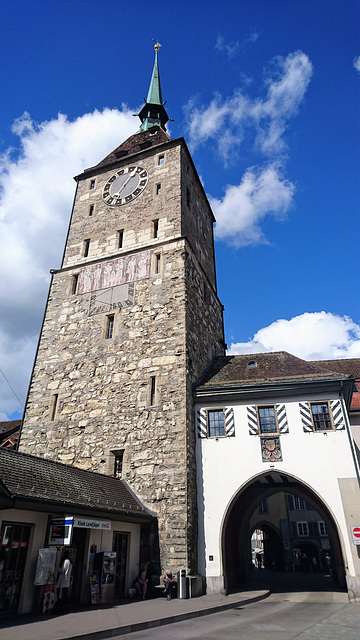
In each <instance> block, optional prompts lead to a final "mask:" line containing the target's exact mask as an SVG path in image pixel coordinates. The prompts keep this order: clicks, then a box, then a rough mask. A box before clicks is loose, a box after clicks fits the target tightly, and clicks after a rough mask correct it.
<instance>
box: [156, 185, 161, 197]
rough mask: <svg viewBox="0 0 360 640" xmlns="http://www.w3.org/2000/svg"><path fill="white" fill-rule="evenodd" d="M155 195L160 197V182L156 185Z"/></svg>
mask: <svg viewBox="0 0 360 640" xmlns="http://www.w3.org/2000/svg"><path fill="white" fill-rule="evenodd" d="M156 195H157V196H160V195H161V183H160V182H159V183H158V184H157V185H156Z"/></svg>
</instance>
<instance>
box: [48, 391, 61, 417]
mask: <svg viewBox="0 0 360 640" xmlns="http://www.w3.org/2000/svg"><path fill="white" fill-rule="evenodd" d="M58 400H59V394H58V393H54V395H53V397H52V401H51V414H50V420H51V421H53V420H55V416H56V410H57V406H58Z"/></svg>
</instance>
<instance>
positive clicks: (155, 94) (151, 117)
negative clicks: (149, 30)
mask: <svg viewBox="0 0 360 640" xmlns="http://www.w3.org/2000/svg"><path fill="white" fill-rule="evenodd" d="M153 41H154V42H155V44H154V51H155V61H154V68H153V72H152V76H151V80H150V86H149V91H148V94H147V98H146V100H145V105H144V106H143V108H142V109H141V111H140V113H139V114H138V115H139V118H140V120H141V126H140V130H139V131H147V130H148V129H151V128H152V127H154V126H158V127H161V128H162V129H164V130H165V131H166V126H165V125H166V123H167V121H168V120H169V116H168V115H167V113H166V111H165V108H164V104H165V102H163V99H162V93H161V85H160V74H159V67H158V51H159V49H160V47H162V44H160V42H159V41H158V40H157V39H156V38H153Z"/></svg>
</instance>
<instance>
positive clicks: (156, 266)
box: [154, 253, 161, 274]
mask: <svg viewBox="0 0 360 640" xmlns="http://www.w3.org/2000/svg"><path fill="white" fill-rule="evenodd" d="M160 271H161V253H154V273H155V274H156V273H160Z"/></svg>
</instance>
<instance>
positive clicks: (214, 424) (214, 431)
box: [207, 409, 225, 438]
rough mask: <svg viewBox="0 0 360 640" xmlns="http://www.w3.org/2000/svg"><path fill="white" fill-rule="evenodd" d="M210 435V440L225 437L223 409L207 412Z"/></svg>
mask: <svg viewBox="0 0 360 640" xmlns="http://www.w3.org/2000/svg"><path fill="white" fill-rule="evenodd" d="M207 422H208V434H209V436H210V438H219V437H221V436H224V435H225V421H224V411H223V409H210V410H209V411H208V412H207Z"/></svg>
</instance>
